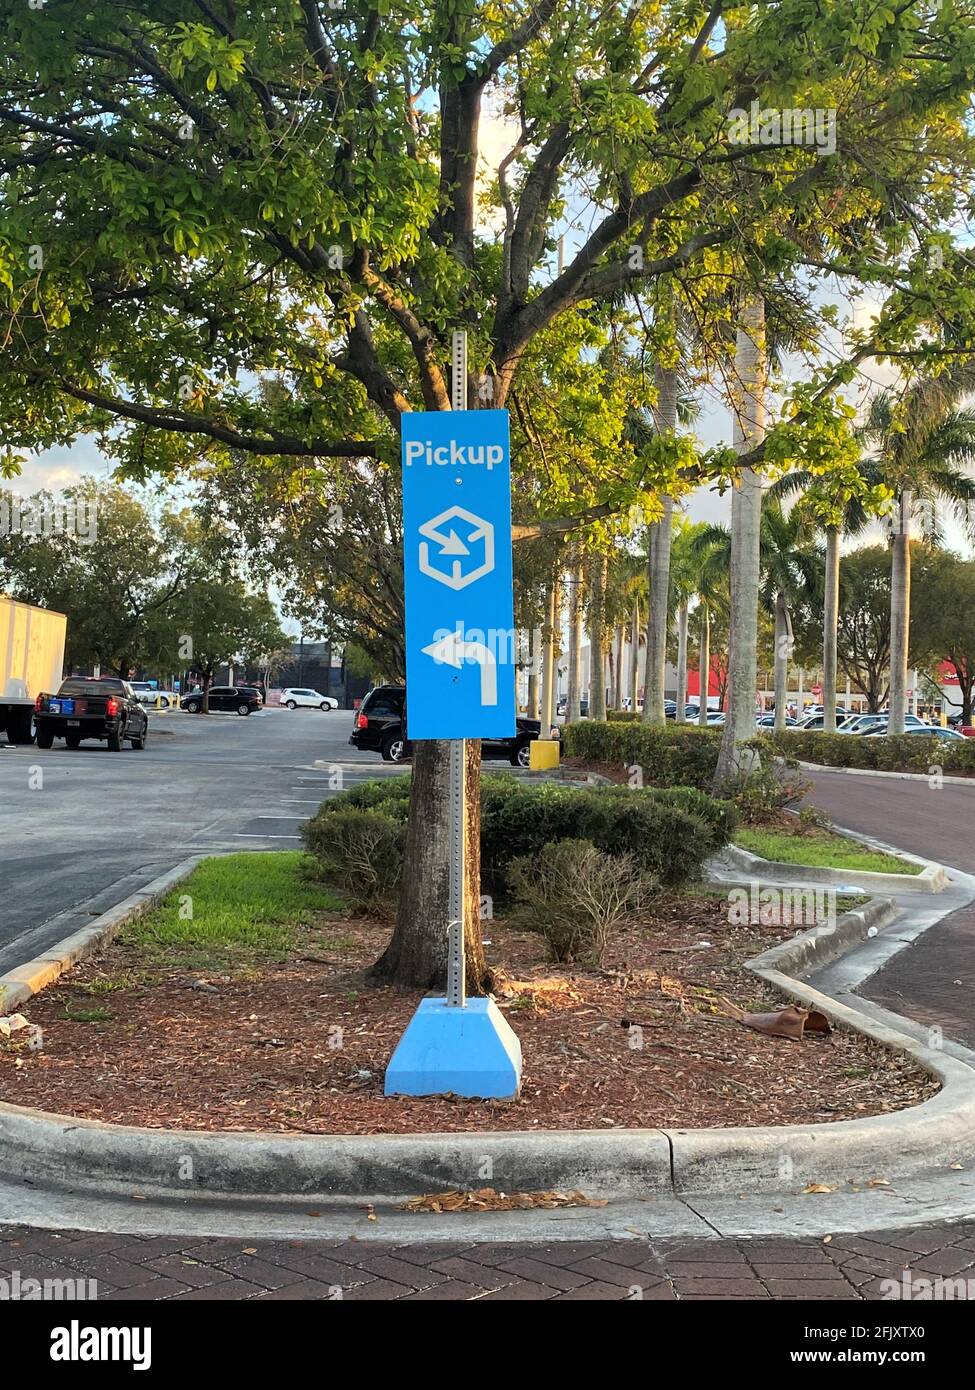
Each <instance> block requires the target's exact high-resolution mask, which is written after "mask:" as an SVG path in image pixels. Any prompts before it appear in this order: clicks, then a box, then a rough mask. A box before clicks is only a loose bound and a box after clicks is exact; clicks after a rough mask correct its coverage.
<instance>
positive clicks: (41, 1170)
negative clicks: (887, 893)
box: [0, 855, 975, 1208]
mask: <svg viewBox="0 0 975 1390" xmlns="http://www.w3.org/2000/svg"><path fill="white" fill-rule="evenodd" d="M206 857H208V856H205V855H196V856H194V857H193V858H192V859H190V860H186V861H184V862H183V863H182V864H180V865H178V866H177V867H176V868H175V869H173V870H170V871H169V873H167V874H165V875H163V876H162V877H161V878H159V879H157V880H155V881H154V882H153V883H152V884H150V885H148V886H147V888H146V889H144V890H143V891H142V892H140V893H138V894H136V895H133V897H132V898H130V899H127V900H126V902H125V903H120V904H119V905H118V907H116V908H115V909H114V910H113V911H112V912H110V913H106V914H105V915H104V917H103V918H101V919H99V922H98V923H96V924H93V925H92V926H91V927H89V928H87V929H86V930H85V931H84V932H79V933H77V934H76V936H75V937H72V938H68V940H67V941H65V942H62V943H61V944H60V946H59V947H58V948H56V951H55V952H54V953H52V955H51V956H50V957H45V958H43V959H42V960H41V961H38V962H32V963H31V966H33V967H37V968H36V969H35V970H34V972H33V974H31V973H30V968H31V967H30V966H24V967H21V971H15V972H13V975H14V977H18V978H19V976H20V975H21V973H22V972H27V978H25V979H24V980H20V981H19V983H20V984H21V986H22V988H23V989H24V991H25V994H24V996H23V997H27V996H29V994H30V993H32V992H34V988H42V987H43V985H44V984H46V983H49V982H50V980H51V979H54V978H56V977H57V975H58V974H60V973H61V971H62V970H63V969H65V968H66V966H67V965H69V964H71V963H72V962H73V960H77V959H80V958H81V957H82V956H84V955H87V954H90V953H91V951H92V950H93V949H94V948H95V947H96V946H97V945H99V944H101V943H102V942H104V941H107V940H109V939H110V938H111V936H112V935H113V934H114V932H115V931H117V930H118V929H119V928H120V927H121V926H122V925H123V923H124V922H125V921H128V920H131V919H132V918H133V917H134V916H137V915H139V914H140V913H141V912H143V911H145V910H146V908H147V907H149V906H150V905H151V904H152V903H153V902H155V901H157V900H158V898H159V897H161V896H163V895H164V894H165V893H166V892H168V891H169V889H170V888H172V886H173V885H174V884H175V883H177V882H179V880H180V879H181V878H184V877H185V876H186V875H187V874H188V873H190V872H191V871H192V869H193V868H194V867H195V866H196V864H197V863H199V862H200V861H201V860H202V859H204V858H206ZM893 911H894V905H893V904H892V903H891V902H890V901H884V900H877V901H874V902H871V903H868V904H866V905H865V906H864V907H863V908H862V909H860V910H859V911H856V912H850V913H844V914H843V916H842V917H840V918H839V919H838V920H837V922H836V923H835V924H834V925H833V926H831V927H826V928H822V927H815V928H811V929H810V930H809V931H807V932H804V933H802V935H801V936H799V937H796V938H794V939H793V940H791V941H787V942H784V943H782V944H780V945H779V946H777V947H775V948H773V949H772V950H771V951H769V952H766V953H765V954H764V955H763V956H759V957H756V958H755V959H753V960H751V961H748V962H746V968H747V969H749V970H751V971H752V972H753V973H754V974H755V975H757V976H758V977H759V978H760V979H762V980H765V981H766V982H767V983H769V984H770V985H772V986H773V987H774V988H775V989H777V990H778V991H780V992H781V993H782V994H783V995H784V996H786V997H789V998H792V999H795V1000H797V1001H798V1002H800V1003H802V1004H804V1005H806V1006H807V1007H814V1008H818V1009H821V1010H822V1012H823V1013H825V1014H826V1015H827V1017H828V1018H830V1019H831V1020H832V1022H833V1023H834V1024H836V1025H837V1026H843V1027H851V1028H855V1029H857V1030H858V1031H859V1032H861V1033H864V1034H866V1035H867V1036H868V1037H871V1038H874V1039H875V1040H876V1041H877V1042H879V1043H882V1044H883V1045H884V1046H886V1047H889V1048H892V1049H894V1050H895V1051H899V1052H904V1053H907V1054H909V1055H910V1056H911V1057H913V1058H914V1059H915V1060H916V1061H917V1062H918V1064H919V1065H920V1066H921V1067H922V1068H923V1069H924V1070H925V1071H927V1072H928V1073H929V1074H930V1075H932V1076H935V1077H937V1078H938V1079H939V1080H940V1081H941V1084H942V1089H941V1091H939V1093H938V1094H937V1095H936V1096H934V1097H932V1098H931V1099H930V1100H928V1101H925V1102H923V1103H922V1104H921V1105H918V1106H914V1107H912V1108H911V1109H909V1110H901V1111H897V1112H895V1113H892V1114H888V1115H881V1116H876V1117H871V1118H869V1119H862V1120H842V1121H837V1122H836V1123H833V1124H810V1125H793V1126H762V1127H757V1128H754V1129H750V1128H736V1129H715V1130H677V1129H671V1130H658V1129H644V1130H638V1129H634V1130H605V1131H604V1130H578V1131H570V1132H561V1131H544V1132H541V1133H540V1132H538V1131H531V1132H521V1131H494V1132H490V1131H489V1132H482V1133H476V1134H426V1135H416V1134H413V1135H400V1134H392V1135H374V1136H356V1135H323V1136H318V1135H264V1134H261V1133H232V1132H229V1133H228V1132H214V1133H210V1132H206V1131H189V1130H154V1129H139V1128H134V1127H130V1126H120V1125H109V1124H103V1123H100V1122H97V1121H90V1120H79V1119H76V1118H74V1117H71V1116H65V1115H55V1114H50V1113H47V1112H44V1111H40V1110H33V1109H26V1108H24V1107H20V1106H15V1105H6V1104H0V1145H2V1149H3V1153H4V1158H5V1168H6V1172H7V1173H8V1175H10V1176H11V1177H14V1178H15V1179H16V1180H18V1181H25V1182H28V1183H41V1184H45V1185H48V1186H52V1185H53V1186H58V1187H61V1188H67V1189H70V1190H71V1191H73V1192H75V1193H76V1194H78V1193H84V1192H88V1193H89V1194H122V1195H129V1196H131V1195H132V1194H133V1193H135V1194H137V1195H138V1196H140V1197H146V1196H151V1197H156V1198H160V1199H163V1200H173V1199H178V1200H180V1201H181V1202H182V1203H184V1204H187V1203H188V1205H189V1207H190V1208H191V1207H192V1205H193V1203H194V1201H196V1202H204V1203H211V1204H212V1203H214V1202H226V1201H228V1200H229V1201H237V1202H240V1201H241V1200H243V1201H245V1202H246V1201H247V1200H248V1199H262V1200H266V1199H267V1198H268V1197H274V1198H290V1197H296V1198H307V1197H311V1196H321V1197H323V1198H326V1199H335V1198H345V1199H348V1200H353V1201H362V1200H368V1199H369V1198H371V1197H387V1198H396V1199H400V1198H403V1197H405V1196H409V1195H416V1194H417V1193H422V1192H429V1191H439V1190H444V1189H446V1188H472V1187H476V1186H479V1185H483V1182H484V1181H486V1179H485V1178H484V1172H485V1163H486V1162H487V1161H489V1162H490V1165H491V1168H490V1173H491V1183H492V1185H493V1186H495V1187H497V1188H499V1189H500V1190H506V1191H517V1190H543V1189H562V1190H565V1189H576V1188H579V1189H582V1190H583V1191H586V1192H587V1193H588V1194H590V1195H597V1194H601V1195H604V1196H613V1197H625V1196H628V1195H629V1196H632V1195H640V1194H648V1193H676V1194H678V1195H680V1196H687V1195H691V1194H694V1193H700V1194H702V1195H706V1194H708V1193H716V1192H721V1193H727V1192H730V1191H738V1190H746V1189H747V1190H748V1191H749V1192H752V1193H761V1192H782V1193H785V1192H795V1191H797V1190H799V1189H801V1187H802V1186H803V1185H805V1184H806V1183H807V1182H809V1181H811V1180H815V1181H817V1182H824V1181H825V1182H829V1181H833V1182H836V1183H837V1184H840V1183H846V1181H847V1180H848V1179H851V1178H853V1179H857V1178H859V1179H867V1178H869V1177H873V1176H877V1175H883V1176H885V1177H888V1178H890V1177H894V1176H896V1177H898V1178H905V1177H912V1176H918V1175H919V1176H923V1177H931V1176H932V1175H936V1174H937V1173H939V1172H942V1171H944V1170H945V1169H946V1168H947V1167H948V1165H949V1164H951V1163H953V1162H958V1161H961V1160H965V1159H971V1158H975V1071H973V1070H972V1068H970V1067H969V1066H967V1065H966V1064H965V1063H963V1062H961V1061H957V1060H956V1059H954V1058H952V1057H948V1056H946V1055H945V1054H944V1053H943V1052H939V1051H936V1050H934V1049H932V1048H930V1047H927V1046H925V1045H923V1044H922V1043H920V1042H917V1041H915V1040H914V1039H912V1038H909V1037H907V1036H905V1035H904V1034H902V1033H899V1032H897V1031H896V1030H895V1029H892V1028H890V1027H887V1026H885V1025H884V1024H883V1023H879V1022H877V1021H876V1020H874V1019H872V1018H870V1017H869V1016H867V1015H865V1014H863V1013H861V1012H859V1011H858V1010H856V1009H854V1008H851V1007H847V1006H846V1005H844V1004H840V1003H838V1002H837V1001H835V1000H833V999H830V998H828V997H827V996H826V995H823V994H820V993H819V991H817V990H815V989H813V988H811V987H810V986H808V985H806V984H804V983H803V982H802V981H801V980H800V979H798V978H795V977H794V976H793V975H792V974H791V973H786V972H787V971H788V972H796V974H801V973H803V972H804V971H806V970H809V969H811V968H815V967H818V966H821V965H823V964H825V963H827V962H828V961H829V960H832V959H836V958H837V957H838V956H841V955H842V954H843V953H844V952H845V951H846V950H849V949H851V948H852V947H853V946H855V945H856V944H857V943H858V942H860V941H861V940H863V939H864V938H865V936H866V935H867V933H868V931H869V929H870V927H871V926H876V925H877V924H878V923H880V922H883V921H886V920H888V919H889V917H890V915H891V913H892V912H893ZM46 969H50V974H49V975H48V976H47V978H42V976H44V973H45V970H46ZM7 978H10V977H7ZM787 1045H790V1044H785V1043H783V1046H787Z"/></svg>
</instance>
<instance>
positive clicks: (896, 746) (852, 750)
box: [761, 729, 975, 776]
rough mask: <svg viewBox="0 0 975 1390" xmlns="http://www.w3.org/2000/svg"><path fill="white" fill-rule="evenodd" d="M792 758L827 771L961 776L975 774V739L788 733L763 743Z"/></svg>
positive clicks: (809, 732) (904, 735) (776, 735)
mask: <svg viewBox="0 0 975 1390" xmlns="http://www.w3.org/2000/svg"><path fill="white" fill-rule="evenodd" d="M761 742H762V743H764V744H765V745H766V746H767V747H769V748H770V749H773V750H774V751H775V752H776V753H781V754H783V755H784V756H785V757H788V758H798V759H800V760H801V761H802V762H805V763H819V764H820V765H821V766H823V767H863V768H873V769H876V770H877V771H878V772H927V771H928V769H929V768H930V767H940V768H941V769H942V770H943V771H944V772H945V773H948V774H953V773H958V774H959V775H961V776H964V775H966V774H973V773H975V738H967V739H964V740H959V741H956V740H955V739H926V738H922V737H921V735H920V734H903V735H901V736H900V737H888V738H873V737H870V738H867V737H865V736H864V735H862V734H824V733H815V732H813V731H812V730H807V729H786V730H785V732H784V733H781V734H767V735H764V736H763V738H762V739H761Z"/></svg>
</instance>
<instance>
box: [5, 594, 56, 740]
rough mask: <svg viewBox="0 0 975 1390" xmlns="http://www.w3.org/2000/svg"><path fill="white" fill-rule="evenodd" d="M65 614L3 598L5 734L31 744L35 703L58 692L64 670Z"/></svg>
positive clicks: (9, 737)
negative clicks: (39, 698)
mask: <svg viewBox="0 0 975 1390" xmlns="http://www.w3.org/2000/svg"><path fill="white" fill-rule="evenodd" d="M67 623H68V620H67V618H66V617H65V616H64V614H63V613H54V612H52V611H51V610H50V609H48V608H34V607H33V606H32V605H31V604H29V603H17V602H16V601H15V600H14V599H11V598H6V597H4V595H3V594H0V735H2V734H3V733H4V732H6V736H7V739H8V740H9V742H10V743H30V742H31V741H32V738H33V735H32V733H31V716H32V715H33V713H34V701H35V700H36V699H37V697H38V695H40V694H41V693H42V692H45V691H47V692H49V691H56V690H57V689H58V687H59V686H60V684H61V675H62V672H63V670H64V635H65V629H66V628H67Z"/></svg>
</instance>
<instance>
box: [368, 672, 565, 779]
mask: <svg viewBox="0 0 975 1390" xmlns="http://www.w3.org/2000/svg"><path fill="white" fill-rule="evenodd" d="M405 712H406V686H405V685H377V686H375V687H374V688H373V689H372V690H370V691H369V693H368V694H367V695H366V696H365V697H364V699H363V701H362V704H361V705H360V706H359V709H358V710H357V711H356V716H355V724H354V726H353V729H352V737H351V738H350V739H349V742H350V743H351V744H352V746H353V748H358V749H360V750H361V751H362V752H370V753H381V754H382V755H383V758H384V759H385V761H386V762H388V763H401V762H403V761H404V760H405V759H406V758H409V757H410V755H411V753H412V749H411V746H410V742H409V739H408V738H407V737H406V729H405V727H404V722H405V721H404V715H405ZM515 726H516V728H517V733H516V734H514V735H513V736H512V737H511V738H485V739H482V740H481V757H482V758H492V759H494V758H505V759H506V760H507V761H508V762H510V763H511V765H512V767H527V766H528V763H529V747H530V745H531V743H532V741H533V740H534V739H536V738H538V736H539V734H540V733H541V730H542V726H541V724H540V723H539V722H538V720H537V719H522V718H520V717H519V718H518V719H516V720H515Z"/></svg>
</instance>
